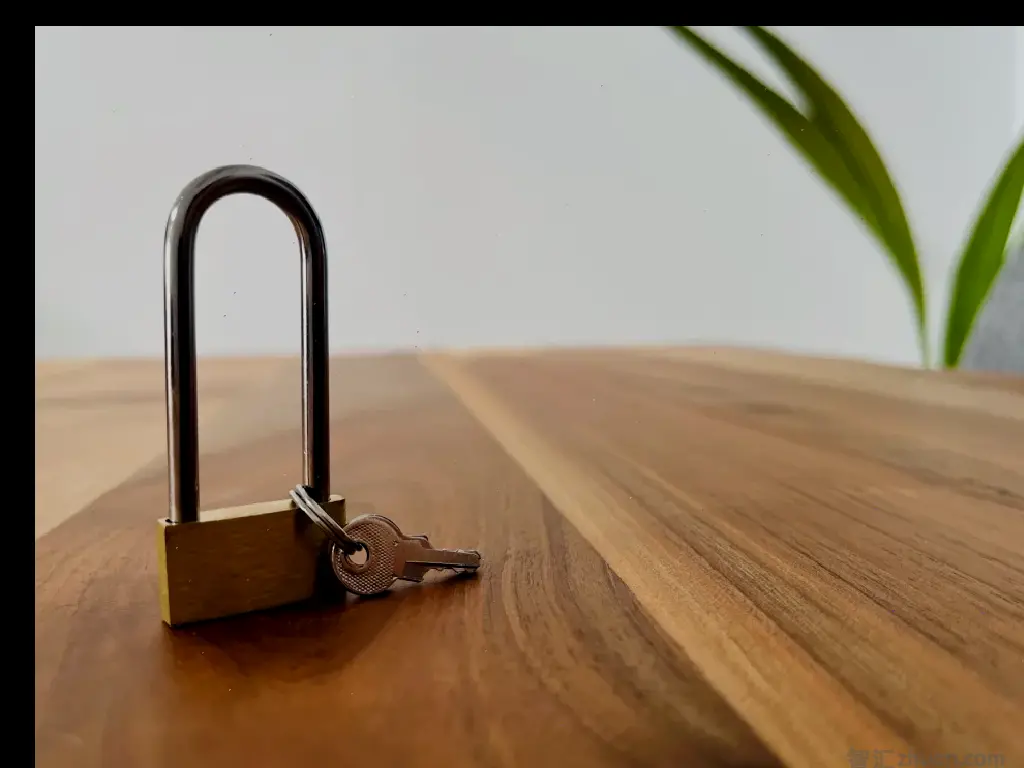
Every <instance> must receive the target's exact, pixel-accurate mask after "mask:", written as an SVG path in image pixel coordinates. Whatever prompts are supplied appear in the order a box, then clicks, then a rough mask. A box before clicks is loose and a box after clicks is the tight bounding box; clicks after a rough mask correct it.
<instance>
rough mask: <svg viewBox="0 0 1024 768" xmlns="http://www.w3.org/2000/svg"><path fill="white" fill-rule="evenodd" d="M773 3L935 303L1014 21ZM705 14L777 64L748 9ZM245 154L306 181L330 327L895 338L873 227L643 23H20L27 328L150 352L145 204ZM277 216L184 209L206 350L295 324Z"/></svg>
mask: <svg viewBox="0 0 1024 768" xmlns="http://www.w3.org/2000/svg"><path fill="white" fill-rule="evenodd" d="M778 29H779V31H780V32H781V34H783V35H784V37H785V38H786V39H787V40H789V41H791V42H792V43H794V44H795V45H796V46H797V47H798V48H799V49H800V50H801V51H802V52H804V53H805V54H807V55H808V57H809V58H810V60H811V61H812V62H814V63H816V64H817V65H818V66H819V67H820V69H821V70H822V71H823V72H824V73H825V74H826V75H827V76H828V77H830V78H831V79H832V80H833V82H834V83H835V84H836V85H837V87H838V89H839V91H840V92H841V93H842V94H844V95H845V96H846V97H847V99H848V100H849V102H850V103H851V105H852V106H853V107H854V109H855V111H857V113H858V114H859V115H860V116H861V117H862V118H863V119H864V121H865V122H866V124H867V126H868V127H869V130H870V131H871V133H872V134H873V136H874V137H875V138H876V140H877V143H878V144H879V146H880V148H881V151H882V153H883V155H884V156H885V158H886V160H887V161H888V162H889V163H890V166H891V168H892V169H893V171H894V174H895V176H896V179H897V183H898V185H899V187H900V188H901V190H902V192H903V195H904V200H905V203H906V205H907V208H908V211H909V215H910V217H911V221H912V225H913V227H914V230H915V233H916V235H917V237H918V242H919V244H920V247H921V249H922V251H923V254H922V255H923V258H924V260H925V263H926V271H927V276H928V280H929V283H930V285H931V288H932V303H933V310H935V311H933V326H935V328H936V329H937V328H938V326H939V324H940V321H941V319H942V315H943V314H944V304H945V294H946V281H947V276H948V270H949V267H950V260H951V257H952V255H953V253H954V252H955V250H956V248H957V247H958V246H959V244H960V241H961V239H962V237H963V233H964V230H965V227H966V226H967V223H968V221H969V220H970V218H971V216H972V215H973V212H974V210H975V207H976V206H977V204H978V202H979V199H980V197H981V195H982V193H983V191H984V190H985V188H986V186H987V184H988V182H989V180H990V178H991V176H992V174H993V173H994V172H995V170H996V167H997V165H998V164H999V163H1000V161H1001V160H1002V158H1003V157H1004V155H1005V154H1006V152H1007V151H1008V150H1009V147H1010V145H1011V142H1012V140H1013V138H1014V127H1015V125H1014V121H1015V119H1016V120H1017V121H1018V123H1019V121H1020V117H1019V112H1018V113H1017V116H1015V106H1014V87H1015V72H1014V68H1015V66H1016V68H1017V70H1018V72H1019V71H1020V68H1021V67H1020V63H1019V61H1020V60H1019V59H1017V62H1016V64H1015V55H1017V56H1019V55H1020V49H1021V47H1022V46H1021V43H1020V42H1019V32H1020V30H1019V29H1018V30H1015V29H1014V28H1012V27H1002V28H977V27H972V28H941V27H927V28H889V27H887V28H878V27H868V28H863V27H862V28H857V27H802V28H788V27H781V28H778ZM708 31H709V34H711V35H712V36H713V37H714V38H715V39H716V40H718V41H720V42H721V43H722V44H723V45H725V46H726V47H728V49H729V50H731V51H733V52H734V53H736V54H737V55H740V56H742V57H743V58H744V59H745V60H747V61H749V62H752V63H753V64H754V65H756V66H757V69H758V71H759V72H762V73H765V74H766V76H771V77H773V78H774V81H775V82H779V79H778V77H776V76H774V72H773V70H772V69H771V67H770V66H769V65H768V64H767V63H766V62H765V61H764V60H763V59H761V58H760V57H759V56H758V55H757V53H756V52H755V50H754V48H753V47H752V46H751V45H750V44H749V43H747V42H746V40H745V38H743V37H742V35H741V34H740V33H738V32H736V31H734V30H732V29H729V28H714V29H710V30H708ZM1015 47H1016V48H1017V51H1016V53H1015ZM1017 89H1018V91H1017V93H1018V94H1019V92H1020V82H1017ZM1017 102H1018V104H1017V109H1018V110H1019V109H1020V108H1021V104H1022V103H1024V102H1022V100H1021V99H1020V98H1019V96H1018V98H1017ZM237 162H242V163H256V164H259V165H264V166H266V167H268V168H270V169H272V170H275V171H277V172H278V173H281V174H283V175H285V176H287V177H289V178H291V179H292V180H293V181H294V182H295V183H296V184H298V185H299V187H300V188H302V189H303V191H304V192H305V193H306V194H307V195H308V196H309V197H310V199H311V200H312V202H313V204H314V205H315V206H316V207H317V209H318V211H319V213H320V215H321V217H322V219H323V221H324V225H325V228H326V231H327V234H328V237H329V241H330V248H331V250H330V255H331V262H330V282H331V300H332V305H331V342H332V347H334V348H335V349H337V350H348V349H355V348H394V347H411V346H420V347H426V346H437V345H459V346H461V345H521V344H547V343H561V344H570V343H624V342H641V341H646V342H665V341H675V342H729V343H735V344H752V345H769V346H777V347H784V348H788V349H793V350H804V351H814V352H825V353H833V354H842V355H856V356H863V357H867V358H873V359H879V360H891V361H902V362H910V363H915V362H917V359H918V358H917V351H916V345H915V340H914V334H913V330H912V328H913V326H912V322H911V317H910V312H909V305H908V303H907V300H906V298H905V295H904V292H903V289H902V288H901V287H900V285H899V284H898V282H897V279H896V277H895V273H894V272H893V271H892V269H891V268H890V267H889V265H888V263H887V262H886V261H885V260H884V259H883V257H882V256H881V254H880V251H879V249H878V247H877V246H876V245H875V244H874V242H873V241H872V240H870V239H869V238H868V237H867V236H866V235H865V234H864V233H863V231H862V230H861V229H860V228H859V227H858V226H857V225H856V224H855V223H854V222H853V221H851V219H850V217H849V215H848V214H847V213H846V210H845V209H844V208H843V207H842V206H841V204H840V203H838V202H837V201H835V200H834V199H833V198H832V196H831V195H830V194H829V193H828V192H827V191H826V190H825V188H824V187H823V186H822V185H821V183H820V182H819V181H818V180H817V179H815V178H814V177H813V176H812V175H810V173H808V172H807V170H806V169H805V167H804V165H803V163H802V162H801V161H800V160H799V159H797V157H796V156H795V155H794V154H793V153H792V152H791V151H790V150H789V149H788V147H787V146H786V145H785V144H784V143H783V141H782V140H781V139H780V138H779V137H778V136H777V135H776V133H775V132H774V130H773V129H772V128H771V127H770V126H769V125H768V124H767V123H766V122H765V121H763V120H762V119H761V118H760V117H759V116H758V115H757V114H756V113H755V112H754V111H753V110H752V109H751V108H750V107H749V106H748V104H747V103H746V102H745V101H744V100H743V98H742V97H741V96H739V95H738V94H737V93H736V92H735V91H734V90H733V88H732V87H731V86H730V85H729V84H727V83H725V82H724V81H723V80H722V79H721V78H720V77H719V76H718V75H716V74H715V73H713V72H711V71H709V70H707V69H705V68H704V67H703V65H702V64H701V63H700V62H699V61H698V60H697V59H696V58H695V56H694V55H693V54H692V53H691V52H690V51H689V50H687V49H684V48H683V47H681V46H680V45H679V44H678V43H676V42H675V41H674V40H673V39H671V38H670V37H669V36H668V35H667V34H666V33H664V32H663V31H662V30H660V29H657V28H576V29H573V28H525V29H521V28H484V29H467V28H458V29H442V28H427V29H415V28H404V29H403V28H377V29H365V28H364V29H343V28H330V27H316V28H286V27H276V28H269V27H236V28H172V27H149V28H131V27H117V28H105V27H88V28H42V29H40V28H37V29H36V225H35V228H36V355H37V356H38V357H50V356H97V355H161V354H162V335H161V329H162V299H161V266H160V265H161V239H162V235H163V227H164V222H165V219H166V215H167V212H168V210H169V208H170V206H171V203H172V202H173V200H174V198H175V196H176V195H177V193H178V191H179V189H180V188H181V187H182V186H183V185H184V184H185V183H186V182H187V181H188V180H189V179H190V178H192V177H193V176H195V175H196V174H198V173H200V172H202V171H205V170H207V169H208V168H210V167H212V166H216V165H221V164H225V163H237ZM293 237H294V236H293V233H292V231H291V229H290V226H289V224H288V222H287V221H286V219H285V218H284V217H283V216H282V215H280V214H279V213H278V212H276V211H275V210H274V209H273V208H272V207H271V206H270V204H268V203H266V202H263V201H261V200H257V199H253V198H234V199H228V200H225V201H223V202H221V203H219V204H218V205H217V206H216V208H215V209H214V210H213V211H212V213H211V214H210V215H209V216H208V217H207V220H206V222H204V226H203V229H202V231H201V235H200V238H199V254H198V265H197V283H198V293H199V297H198V301H199V306H198V310H197V312H198V326H199V327H198V333H199V350H200V353H219V354H225V353H230V354H235V353H239V354H241V353H256V352H287V351H296V350H297V349H298V306H299V292H298V274H299V270H298V262H297V257H296V247H295V245H294V241H293Z"/></svg>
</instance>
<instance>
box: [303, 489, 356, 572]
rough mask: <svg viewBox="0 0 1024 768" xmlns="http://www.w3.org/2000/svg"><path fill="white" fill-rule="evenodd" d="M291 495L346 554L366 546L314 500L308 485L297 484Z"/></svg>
mask: <svg viewBox="0 0 1024 768" xmlns="http://www.w3.org/2000/svg"><path fill="white" fill-rule="evenodd" d="M290 495H291V497H292V501H294V502H295V506H297V507H298V508H299V509H301V510H302V511H303V512H305V513H306V516H307V517H308V518H309V519H310V520H312V521H313V522H314V523H316V525H317V526H318V527H319V528H320V530H322V531H323V532H324V533H325V534H326V535H327V538H328V539H330V540H331V542H332V543H333V544H334V545H335V546H336V547H338V549H340V550H341V551H342V552H344V553H345V554H346V555H351V554H354V553H356V552H358V551H359V550H361V549H363V548H364V547H363V545H362V544H360V543H359V542H358V541H356V540H355V539H353V538H352V537H351V536H349V535H348V534H347V533H345V529H344V528H342V527H341V526H340V525H338V521H337V520H335V519H334V518H333V517H331V516H330V515H328V514H327V512H325V511H324V509H323V507H321V506H320V505H319V504H317V503H316V502H315V501H314V500H313V498H312V497H311V496H310V495H309V489H308V488H306V486H304V485H297V486H295V489H294V490H292V491H291V492H290Z"/></svg>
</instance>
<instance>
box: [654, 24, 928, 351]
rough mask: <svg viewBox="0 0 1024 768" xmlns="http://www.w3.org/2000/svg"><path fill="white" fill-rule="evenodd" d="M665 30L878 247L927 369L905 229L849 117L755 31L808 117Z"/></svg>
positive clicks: (700, 42) (724, 60)
mask: <svg viewBox="0 0 1024 768" xmlns="http://www.w3.org/2000/svg"><path fill="white" fill-rule="evenodd" d="M670 29H671V30H672V32H674V33H675V34H676V35H677V36H678V37H679V38H680V39H682V40H684V41H685V42H686V43H688V44H689V45H690V46H691V47H692V48H693V49H694V50H695V51H696V52H697V53H699V54H700V55H701V56H702V57H703V58H704V59H705V60H706V61H708V62H709V63H710V64H712V65H713V66H715V67H716V68H717V69H718V70H719V71H720V72H722V73H723V74H724V75H726V76H727V77H729V79H731V80H732V81H733V82H734V83H736V84H737V85H738V86H739V87H740V88H741V89H742V90H743V91H744V92H745V93H746V94H747V96H749V97H750V98H751V100H752V101H753V103H754V104H755V105H756V106H757V107H759V108H760V109H761V110H762V111H763V112H764V113H765V114H766V115H767V116H768V117H769V118H770V119H771V120H772V121H773V122H774V123H775V125H776V127H777V128H779V130H781V131H782V133H783V135H784V136H785V137H786V138H787V139H789V141H790V143H791V144H793V146H794V147H796V148H797V149H798V150H799V151H800V152H801V154H803V156H804V157H805V158H807V160H808V161H809V162H810V163H811V165H812V166H813V167H814V168H815V170H816V171H817V172H818V174H819V176H821V178H822V179H823V180H824V181H826V182H827V183H828V184H830V185H831V186H832V188H833V189H835V190H836V192H838V193H839V195H840V196H841V197H842V198H843V199H844V200H845V201H846V203H847V204H848V205H849V206H850V208H852V209H853V212H854V213H855V214H856V215H857V216H858V217H859V218H860V219H861V220H862V221H863V222H864V223H865V225H866V226H867V227H868V230H869V231H870V232H871V233H872V234H873V235H874V236H875V237H876V238H877V239H878V241H879V242H880V243H881V244H882V246H883V247H884V248H885V250H886V252H887V253H888V255H889V257H890V258H891V260H892V262H893V264H894V266H895V267H896V269H897V271H898V272H899V274H900V275H901V277H902V278H903V281H904V282H905V284H906V286H907V289H908V290H909V292H910V295H911V302H912V305H913V309H914V314H915V319H916V323H917V335H918V343H919V345H920V347H921V354H922V357H923V358H924V363H925V365H928V363H929V351H928V336H927V306H926V299H925V291H924V286H923V282H922V280H921V271H920V267H919V265H918V259H917V251H916V249H915V248H914V241H913V238H912V236H911V233H910V227H909V225H908V224H907V219H906V215H905V214H904V212H903V206H902V204H901V202H900V198H899V193H898V192H897V191H896V187H895V185H894V184H893V182H892V179H891V178H890V176H889V174H888V172H887V171H886V169H885V164H884V163H883V162H882V159H881V157H880V156H879V154H878V152H877V150H876V149H875V147H874V145H873V143H872V142H871V139H870V138H869V137H868V135H867V132H866V131H865V130H864V128H863V127H862V126H861V125H860V123H859V122H858V121H857V119H856V118H855V117H854V116H853V113H852V112H851V111H850V109H849V108H848V107H847V106H846V105H845V104H844V103H843V101H842V99H841V98H840V97H839V95H838V94H837V93H836V92H835V90H834V89H833V88H832V87H831V86H830V85H829V84H828V83H826V82H825V80H824V79H823V78H822V77H821V76H820V75H818V74H817V72H815V71H814V69H813V68H812V67H811V66H810V65H809V64H807V63H806V62H805V61H804V60H803V59H801V58H800V57H799V56H798V55H797V54H796V53H794V52H793V51H792V50H791V49H790V48H789V47H788V46H786V44H785V43H783V42H782V41H781V40H779V39H778V38H777V37H775V36H774V35H772V34H771V33H770V32H767V31H766V30H764V29H762V28H761V27H749V28H748V32H749V33H750V34H751V35H752V36H753V37H754V39H755V40H756V41H757V42H758V43H759V44H760V45H761V46H762V48H764V50H765V51H766V52H767V53H768V54H769V55H770V56H771V57H772V58H773V59H775V61H776V62H777V63H778V64H779V65H780V66H781V67H782V68H783V70H785V72H786V74H787V75H788V77H789V79H790V80H791V81H792V82H793V84H794V85H795V86H796V87H797V89H798V90H799V91H800V92H801V93H802V95H803V97H804V99H805V101H806V102H807V105H808V108H809V113H810V114H809V115H804V114H803V113H802V112H800V111H799V110H798V109H797V108H796V107H794V106H793V105H792V104H790V103H789V102H788V101H787V100H786V99H785V98H783V97H782V96H781V95H779V94H778V93H777V92H776V91H773V90H772V89H771V88H769V87H768V86H766V85H764V84H763V83H762V82H761V81H760V80H758V79H757V78H756V77H754V76H753V75H752V74H750V72H749V71H747V70H746V69H744V68H743V67H741V66H740V65H738V64H736V63H735V62H733V61H732V60H731V59H729V58H728V57H727V56H725V55H724V54H723V53H721V52H720V51H718V50H717V49H716V48H715V47H714V46H712V45H711V44H710V43H708V42H707V41H706V40H704V39H703V38H702V37H700V35H698V34H697V33H696V32H694V31H693V30H692V29H690V28H689V27H670Z"/></svg>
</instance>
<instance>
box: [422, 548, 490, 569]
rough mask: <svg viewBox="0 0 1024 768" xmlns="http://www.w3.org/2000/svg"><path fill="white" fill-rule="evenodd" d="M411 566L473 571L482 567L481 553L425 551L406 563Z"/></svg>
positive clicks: (469, 550)
mask: <svg viewBox="0 0 1024 768" xmlns="http://www.w3.org/2000/svg"><path fill="white" fill-rule="evenodd" d="M405 562H406V563H407V564H409V565H421V566H425V567H427V568H459V569H465V570H472V569H476V568H479V567H480V553H479V552H477V551H476V550H475V549H424V550H423V553H422V554H420V553H417V554H416V555H415V556H414V557H409V558H407V559H406V561H405Z"/></svg>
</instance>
